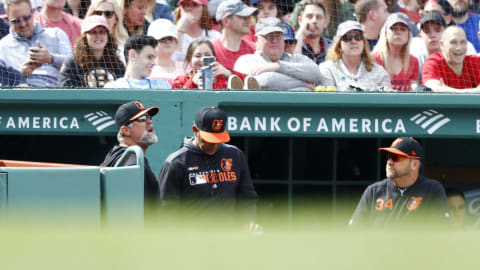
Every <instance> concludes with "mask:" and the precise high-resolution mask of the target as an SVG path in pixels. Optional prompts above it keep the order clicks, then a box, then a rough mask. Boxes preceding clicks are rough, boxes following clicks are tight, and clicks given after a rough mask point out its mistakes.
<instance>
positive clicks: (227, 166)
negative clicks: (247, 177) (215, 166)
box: [220, 158, 233, 172]
mask: <svg viewBox="0 0 480 270" xmlns="http://www.w3.org/2000/svg"><path fill="white" fill-rule="evenodd" d="M232 165H233V162H232V159H231V158H222V161H221V163H220V166H221V167H222V170H224V171H226V172H229V171H230V170H231V169H232Z"/></svg>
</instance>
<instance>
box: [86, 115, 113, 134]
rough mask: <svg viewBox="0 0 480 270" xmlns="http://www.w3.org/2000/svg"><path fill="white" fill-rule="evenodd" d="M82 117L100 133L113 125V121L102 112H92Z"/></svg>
mask: <svg viewBox="0 0 480 270" xmlns="http://www.w3.org/2000/svg"><path fill="white" fill-rule="evenodd" d="M84 117H85V118H86V119H87V120H88V122H90V124H92V125H93V126H94V127H95V128H96V129H97V131H102V130H104V129H106V128H107V127H109V126H111V125H114V124H115V120H113V119H112V117H111V116H109V115H108V113H106V112H104V111H98V112H92V113H89V114H87V115H85V116H84Z"/></svg>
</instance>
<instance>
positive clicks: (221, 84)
mask: <svg viewBox="0 0 480 270" xmlns="http://www.w3.org/2000/svg"><path fill="white" fill-rule="evenodd" d="M193 75H195V74H193V71H190V72H189V73H187V74H186V75H184V76H178V77H177V78H175V80H174V81H173V83H172V88H174V89H198V85H196V84H195V83H194V82H193ZM227 82H228V81H227V79H226V78H225V76H223V75H220V76H217V79H216V81H215V82H214V83H213V89H222V90H225V89H227Z"/></svg>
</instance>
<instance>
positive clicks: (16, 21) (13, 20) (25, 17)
mask: <svg viewBox="0 0 480 270" xmlns="http://www.w3.org/2000/svg"><path fill="white" fill-rule="evenodd" d="M31 18H32V14H29V15H25V16H23V17H21V18H14V19H11V20H10V22H11V23H12V24H19V23H21V22H22V21H24V22H28V20H30V19H31Z"/></svg>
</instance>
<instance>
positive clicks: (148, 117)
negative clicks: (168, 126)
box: [134, 114, 152, 122]
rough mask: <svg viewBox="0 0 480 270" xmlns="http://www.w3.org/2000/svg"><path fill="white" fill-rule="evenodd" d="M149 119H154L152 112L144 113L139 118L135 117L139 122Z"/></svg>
mask: <svg viewBox="0 0 480 270" xmlns="http://www.w3.org/2000/svg"><path fill="white" fill-rule="evenodd" d="M148 119H152V117H151V116H150V114H145V115H142V116H140V117H139V118H137V119H135V120H134V121H137V122H145V121H147V120H148Z"/></svg>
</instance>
